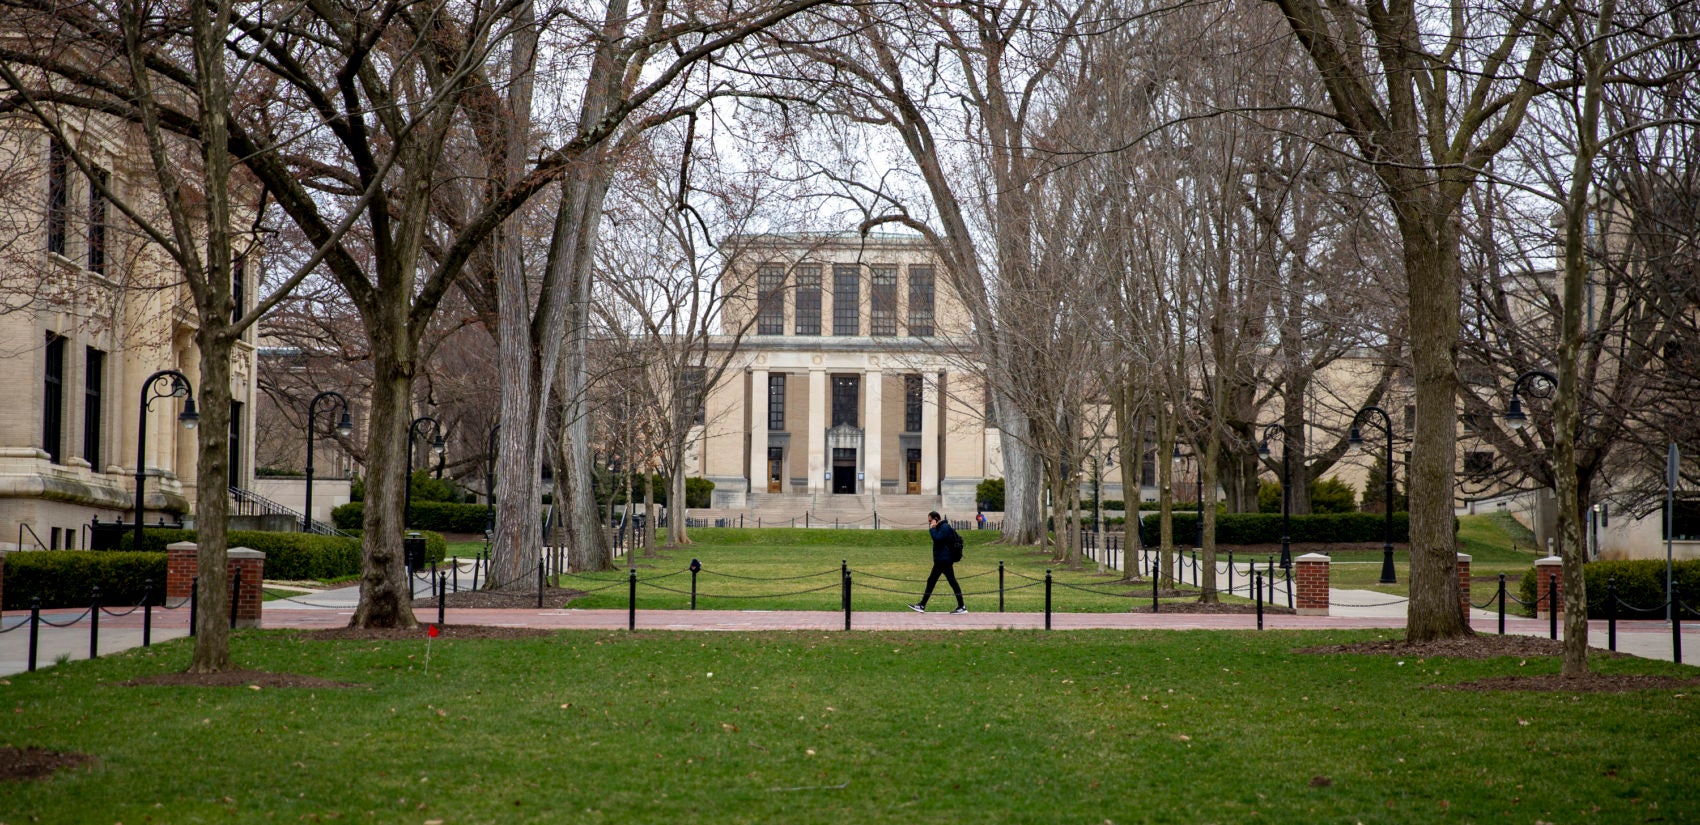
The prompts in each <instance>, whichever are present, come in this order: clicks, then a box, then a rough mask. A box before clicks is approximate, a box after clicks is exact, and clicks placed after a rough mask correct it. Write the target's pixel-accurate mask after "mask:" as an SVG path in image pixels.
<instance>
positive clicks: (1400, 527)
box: [1139, 513, 1411, 545]
mask: <svg viewBox="0 0 1700 825" xmlns="http://www.w3.org/2000/svg"><path fill="white" fill-rule="evenodd" d="M1172 518H1173V520H1174V529H1175V535H1176V536H1192V535H1194V534H1195V533H1196V531H1197V530H1198V514H1197V513H1176V514H1174V516H1172ZM1161 520H1162V516H1161V515H1148V516H1146V517H1145V518H1143V519H1141V520H1140V524H1139V538H1140V540H1141V541H1143V542H1145V544H1147V545H1155V544H1156V543H1157V535H1158V533H1157V531H1158V529H1159V527H1158V525H1159V523H1160V522H1161ZM1291 529H1292V534H1291V536H1290V538H1291V539H1292V540H1293V541H1294V542H1302V543H1306V544H1347V543H1356V542H1370V541H1380V540H1381V537H1382V535H1381V534H1382V529H1383V518H1382V517H1381V516H1378V515H1375V514H1372V513H1327V514H1323V515H1314V516H1293V517H1292V526H1291ZM1410 532H1411V528H1410V518H1409V517H1408V516H1407V514H1405V513H1394V514H1393V540H1394V541H1408V540H1409V539H1410ZM1280 541H1281V516H1280V515H1278V514H1270V513H1221V514H1218V515H1217V516H1216V543H1217V544H1279V543H1280Z"/></svg>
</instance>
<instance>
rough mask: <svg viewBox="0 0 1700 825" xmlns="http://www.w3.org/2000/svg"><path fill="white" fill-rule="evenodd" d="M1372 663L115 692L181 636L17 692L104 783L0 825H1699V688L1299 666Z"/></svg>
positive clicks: (969, 660)
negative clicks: (1481, 824) (1555, 688)
mask: <svg viewBox="0 0 1700 825" xmlns="http://www.w3.org/2000/svg"><path fill="white" fill-rule="evenodd" d="M1375 636H1376V634H1374V633H1372V632H1367V631H1360V632H1336V633H1297V632H1267V633H1254V632H1206V631H1191V632H1177V631H1168V632H1163V631H1151V632H1111V631H1088V632H1069V633H1050V634H1047V633H1043V632H1040V631H989V632H977V633H976V632H961V633H862V632H856V633H764V634H706V633H704V634H677V633H664V632H640V633H636V634H628V633H601V632H564V633H559V634H556V635H553V636H549V637H545V638H538V639H530V640H521V641H468V640H448V639H446V638H445V639H439V640H437V641H436V642H435V644H434V647H433V648H432V650H431V658H430V668H429V675H427V674H426V672H425V667H424V665H425V654H426V640H425V638H424V637H423V634H422V635H421V637H420V638H419V639H418V640H416V641H407V642H329V641H316V640H307V639H305V638H303V637H302V636H301V635H298V634H297V633H295V632H292V631H263V632H262V631H248V632H240V633H238V634H236V636H235V637H234V641H233V650H234V654H235V657H236V660H237V661H238V662H239V663H240V664H242V665H243V666H246V667H250V668H256V669H263V670H269V671H274V672H288V673H295V674H302V675H311V676H317V677H322V678H326V679H334V680H339V681H343V682H348V683H352V685H353V686H351V687H347V688H341V689H334V688H333V689H325V688H315V689H265V690H252V689H247V688H243V687H234V688H185V687H125V686H122V684H121V683H123V682H125V681H127V680H130V679H134V678H137V677H142V676H147V675H152V674H160V673H167V672H172V671H176V670H180V669H182V668H183V667H184V665H185V664H186V663H187V660H188V652H189V647H188V645H187V641H186V640H179V641H175V642H171V643H168V644H163V645H158V646H155V647H154V648H152V649H149V650H133V651H130V652H129V653H126V654H123V655H117V656H110V657H106V658H102V659H99V660H94V661H77V662H69V663H65V664H61V665H58V666H55V667H53V668H49V669H47V670H44V671H41V672H38V673H33V674H20V675H17V676H13V677H10V679H9V680H8V682H7V683H6V684H5V685H4V687H3V688H0V697H3V698H4V699H5V704H6V706H7V710H8V712H7V713H6V714H5V715H4V716H3V717H0V744H4V745H10V746H18V747H24V746H37V747H42V748H48V749H56V750H71V751H79V752H83V753H87V754H91V755H93V756H95V757H96V758H97V759H98V762H96V763H94V764H93V765H92V766H85V767H81V768H77V769H72V770H69V771H66V772H63V773H61V774H59V775H57V776H55V777H53V778H51V779H48V780H45V781H37V782H13V783H4V784H0V822H6V823H24V822H44V823H113V822H123V823H146V822H154V823H200V822H218V823H232V822H234V823H245V822H333V821H334V822H343V821H348V822H398V823H444V825H451V824H455V823H511V822H537V823H556V822H609V823H678V822H749V823H858V825H864V824H866V825H878V824H879V823H902V824H903V825H908V824H909V823H915V822H931V821H946V822H949V821H955V822H974V823H1053V822H1055V823H1103V822H1111V823H1129V822H1158V823H1161V822H1184V823H1195V822H1270V823H1287V822H1291V823H1313V822H1344V823H1352V822H1376V823H1398V822H1433V821H1437V820H1445V819H1453V820H1458V821H1467V822H1468V821H1507V822H1516V823H1535V822H1561V823H1574V822H1642V821H1656V822H1693V821H1697V820H1700V783H1695V782H1694V781H1693V776H1692V767H1693V765H1694V764H1695V762H1696V760H1697V759H1700V738H1697V737H1695V736H1694V735H1693V731H1694V730H1695V726H1696V723H1700V691H1684V690H1675V691H1671V690H1666V691H1651V692H1642V693H1631V694H1618V695H1612V694H1566V693H1514V692H1499V693H1484V692H1464V691H1455V690H1445V689H1439V688H1444V687H1445V686H1449V685H1453V684H1456V683H1460V682H1464V681H1466V680H1471V679H1476V678H1481V677H1487V676H1496V675H1506V674H1526V673H1536V672H1540V673H1548V672H1553V671H1555V670H1556V669H1557V663H1556V661H1554V660H1550V659H1528V660H1517V659H1496V660H1486V661H1453V660H1445V659H1432V660H1403V659H1398V658H1394V657H1386V656H1346V655H1324V656H1317V655H1306V654H1300V653H1297V652H1295V648H1300V647H1304V646H1309V645H1317V644H1323V643H1328V642H1340V641H1349V640H1361V639H1369V638H1375ZM1596 667H1597V668H1598V669H1599V670H1602V671H1605V672H1611V673H1625V672H1628V673H1647V674H1687V673H1692V672H1693V671H1692V669H1690V668H1683V667H1681V666H1678V665H1673V664H1670V663H1666V662H1656V661H1647V660H1639V659H1617V660H1603V661H1599V662H1598V663H1597V665H1596Z"/></svg>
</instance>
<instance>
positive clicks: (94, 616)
mask: <svg viewBox="0 0 1700 825" xmlns="http://www.w3.org/2000/svg"><path fill="white" fill-rule="evenodd" d="M92 598H93V600H94V601H93V603H92V604H91V605H90V606H89V658H90V659H98V658H100V651H99V649H98V647H99V645H100V587H99V585H96V586H95V588H94V594H93V596H92Z"/></svg>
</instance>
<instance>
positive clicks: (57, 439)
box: [41, 332, 65, 464]
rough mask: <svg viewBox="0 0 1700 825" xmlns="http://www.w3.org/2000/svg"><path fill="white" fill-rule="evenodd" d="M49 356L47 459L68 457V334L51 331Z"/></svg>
mask: <svg viewBox="0 0 1700 825" xmlns="http://www.w3.org/2000/svg"><path fill="white" fill-rule="evenodd" d="M46 354H47V359H46V364H45V365H44V369H43V371H42V390H43V392H42V398H41V448H42V449H43V450H46V451H47V460H49V461H51V462H53V463H54V464H58V463H60V462H61V461H63V460H64V455H63V452H64V450H63V447H64V443H63V442H64V440H65V428H64V424H65V418H64V414H65V337H64V336H62V335H56V334H54V333H52V332H49V333H47V353H46Z"/></svg>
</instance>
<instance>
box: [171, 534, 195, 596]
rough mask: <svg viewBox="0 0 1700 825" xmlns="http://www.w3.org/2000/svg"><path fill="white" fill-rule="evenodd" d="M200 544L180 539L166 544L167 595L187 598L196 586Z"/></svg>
mask: <svg viewBox="0 0 1700 825" xmlns="http://www.w3.org/2000/svg"><path fill="white" fill-rule="evenodd" d="M199 557H200V545H198V544H196V543H194V542H192V541H180V542H177V543H175V544H168V545H166V546H165V597H166V598H167V599H173V600H175V599H187V598H189V596H190V595H191V593H192V592H193V591H194V588H195V572H196V565H197V564H198V561H197V560H198V559H199Z"/></svg>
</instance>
